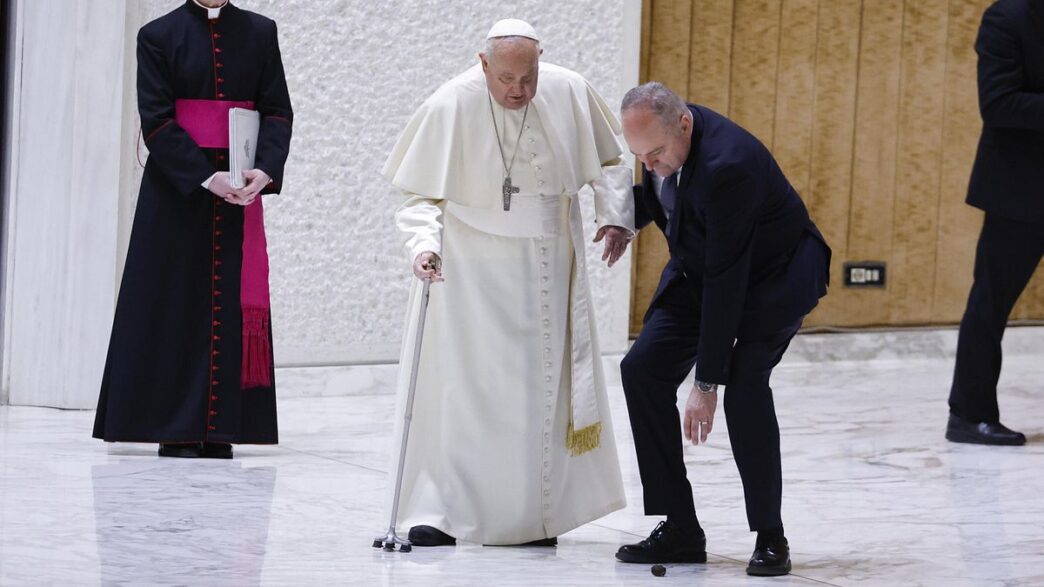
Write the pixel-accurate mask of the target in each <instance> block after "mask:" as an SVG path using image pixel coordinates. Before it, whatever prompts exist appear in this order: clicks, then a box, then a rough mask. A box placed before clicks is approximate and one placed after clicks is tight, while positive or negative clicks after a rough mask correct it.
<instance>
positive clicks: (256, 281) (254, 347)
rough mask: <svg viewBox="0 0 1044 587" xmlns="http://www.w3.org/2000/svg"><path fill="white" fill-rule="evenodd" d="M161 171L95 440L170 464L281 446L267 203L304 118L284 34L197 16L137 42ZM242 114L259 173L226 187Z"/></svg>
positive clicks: (149, 201)
mask: <svg viewBox="0 0 1044 587" xmlns="http://www.w3.org/2000/svg"><path fill="white" fill-rule="evenodd" d="M137 55H138V113H139V114H140V115H141V129H142V135H143V137H144V141H145V146H146V147H148V149H149V159H148V163H147V164H146V165H145V172H144V175H143V176H142V179H141V190H140V191H139V193H138V202H137V206H136V208H135V211H134V226H133V229H132V230H131V237H130V246H129V248H128V250H127V263H126V267H125V268H124V272H123V282H122V284H121V285H120V294H119V298H118V300H117V302H116V315H115V317H114V318H113V323H112V337H111V338H110V340H109V352H108V357H107V359H106V361H105V371H104V375H103V377H102V384H101V394H100V396H99V398H98V413H97V416H96V418H95V422H94V437H95V438H101V439H104V440H106V441H110V442H150V443H152V442H155V443H159V445H160V448H159V454H160V456H165V457H190V458H198V457H207V458H226V459H230V458H232V444H236V443H243V444H275V443H276V442H277V441H278V432H277V428H276V401H275V381H274V371H273V365H272V342H271V340H272V330H271V326H270V320H269V319H270V313H271V310H270V307H271V304H270V301H269V289H268V253H267V249H266V241H265V232H264V215H263V211H262V201H261V200H262V196H261V195H260V194H273V193H278V192H279V191H280V189H282V183H283V166H284V164H285V163H286V159H287V156H288V154H289V152H290V135H291V125H292V121H293V112H292V110H291V108H290V97H289V95H288V93H287V88H286V77H285V76H284V74H283V63H282V58H281V56H280V53H279V44H278V42H277V40H276V23H275V22H273V21H272V20H270V19H268V18H265V17H264V16H261V15H259V14H255V13H253V12H248V11H246V10H241V9H239V8H237V7H236V6H233V5H232V4H231V3H230V2H228V1H227V0H188V1H187V2H185V3H184V4H183V5H181V6H180V7H178V8H177V9H175V10H174V11H172V12H170V13H169V14H167V15H165V16H162V17H160V18H158V19H156V20H154V21H152V22H150V23H148V24H146V25H145V26H143V27H142V28H141V30H140V31H138V52H137ZM231 108H243V109H247V110H256V111H257V112H258V113H259V118H260V129H259V131H258V137H257V144H256V145H255V168H254V169H246V170H243V171H242V176H243V177H242V178H241V179H242V180H243V181H242V183H241V185H242V186H243V187H241V188H235V187H233V179H234V178H232V177H231V176H230V174H229V171H228V169H229V161H228V157H229V150H228V145H229V132H228V118H229V110H230V109H231Z"/></svg>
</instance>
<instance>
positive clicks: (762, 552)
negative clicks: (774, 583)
mask: <svg viewBox="0 0 1044 587" xmlns="http://www.w3.org/2000/svg"><path fill="white" fill-rule="evenodd" d="M788 573H790V546H789V545H788V544H787V539H786V537H784V536H783V535H781V534H780V535H776V536H772V537H768V538H764V539H762V538H761V537H760V536H759V537H758V541H757V543H756V544H755V545H754V554H752V555H750V562H749V563H747V574H748V575H754V576H756V577H776V576H779V575H786V574H788Z"/></svg>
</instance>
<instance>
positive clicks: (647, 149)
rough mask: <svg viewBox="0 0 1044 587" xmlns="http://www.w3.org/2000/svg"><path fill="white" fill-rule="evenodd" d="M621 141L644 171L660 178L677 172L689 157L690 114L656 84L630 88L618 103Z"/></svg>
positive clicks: (664, 88)
mask: <svg viewBox="0 0 1044 587" xmlns="http://www.w3.org/2000/svg"><path fill="white" fill-rule="evenodd" d="M620 118H621V122H622V123H623V132H624V139H625V140H626V141H627V144H628V146H629V147H630V148H631V152H632V153H634V155H635V157H637V158H638V160H639V161H641V162H642V165H644V166H645V168H646V169H648V170H649V171H652V172H653V173H656V174H657V175H659V176H661V177H667V176H668V175H670V174H672V173H674V172H676V171H678V170H679V169H681V166H682V165H683V164H684V163H685V160H686V159H687V158H688V156H689V150H690V140H691V138H692V114H691V113H690V112H689V108H688V107H687V106H686V105H685V101H684V100H682V99H681V98H680V97H679V96H678V95H677V94H675V93H674V92H672V91H671V90H670V88H668V87H667V86H665V85H663V84H661V83H660V82H649V83H647V84H642V85H640V86H638V87H636V88H632V89H631V90H630V91H629V92H627V94H626V95H624V99H623V102H622V103H621V104H620Z"/></svg>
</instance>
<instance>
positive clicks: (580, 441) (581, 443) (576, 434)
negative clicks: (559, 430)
mask: <svg viewBox="0 0 1044 587" xmlns="http://www.w3.org/2000/svg"><path fill="white" fill-rule="evenodd" d="M601 445H602V423H601V422H595V423H594V424H591V425H590V426H588V427H586V428H583V429H581V430H580V431H576V430H573V425H572V424H569V429H568V430H566V448H568V449H569V454H571V455H573V456H574V457H575V456H579V455H582V454H584V453H585V452H591V451H592V450H594V449H596V448H598V447H599V446H601Z"/></svg>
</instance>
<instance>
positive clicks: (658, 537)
mask: <svg viewBox="0 0 1044 587" xmlns="http://www.w3.org/2000/svg"><path fill="white" fill-rule="evenodd" d="M616 558H618V559H620V560H621V561H623V562H625V563H642V564H652V563H705V562H707V536H706V535H705V534H704V533H703V530H697V531H696V532H686V531H684V530H682V529H681V528H679V527H678V526H677V525H675V524H672V523H671V522H660V523H659V524H657V526H656V528H655V529H654V530H653V531H652V534H649V537H648V538H646V539H645V540H642V541H641V542H638V543H637V544H625V545H623V546H621V547H620V550H618V551H616Z"/></svg>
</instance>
